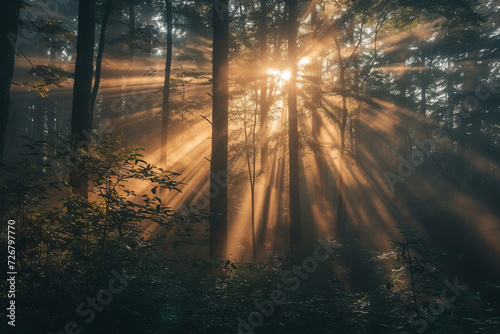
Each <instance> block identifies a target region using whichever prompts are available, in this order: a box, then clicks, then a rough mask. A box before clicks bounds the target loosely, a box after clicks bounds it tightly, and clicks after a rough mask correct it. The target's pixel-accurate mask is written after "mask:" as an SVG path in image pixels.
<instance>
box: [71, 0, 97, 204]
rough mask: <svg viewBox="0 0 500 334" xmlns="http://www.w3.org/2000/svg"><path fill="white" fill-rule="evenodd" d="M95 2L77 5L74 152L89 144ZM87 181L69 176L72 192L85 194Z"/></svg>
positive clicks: (86, 148)
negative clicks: (73, 190) (73, 189)
mask: <svg viewBox="0 0 500 334" xmlns="http://www.w3.org/2000/svg"><path fill="white" fill-rule="evenodd" d="M95 5H96V0H80V1H79V5H78V39H77V42H76V63H75V83H74V86H73V106H72V110H71V140H72V143H73V149H74V150H75V152H76V151H78V150H81V149H83V150H85V151H87V152H88V150H89V145H90V138H88V137H89V135H90V130H91V124H92V120H91V118H90V103H91V101H90V100H91V89H92V74H93V70H94V40H95V37H94V34H95V21H94V20H95ZM87 182H88V181H87V179H86V178H85V177H83V176H82V175H78V174H76V173H71V174H70V176H69V184H70V185H71V186H72V187H74V188H75V193H78V194H80V195H82V196H84V197H87V195H88V184H87Z"/></svg>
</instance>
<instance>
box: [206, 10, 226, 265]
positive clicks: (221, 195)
mask: <svg viewBox="0 0 500 334" xmlns="http://www.w3.org/2000/svg"><path fill="white" fill-rule="evenodd" d="M212 15H213V104H212V159H211V162H210V188H211V189H212V190H213V191H214V193H213V194H212V196H211V199H210V214H211V219H210V258H211V259H212V260H216V259H217V258H219V257H226V256H227V178H228V174H227V154H228V109H229V92H228V64H229V9H228V0H220V1H216V2H214V3H213V14H212ZM221 179H223V180H224V181H225V182H222V183H221V181H220V180H221Z"/></svg>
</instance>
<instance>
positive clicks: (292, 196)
mask: <svg viewBox="0 0 500 334" xmlns="http://www.w3.org/2000/svg"><path fill="white" fill-rule="evenodd" d="M297 7H298V2H297V0H290V2H289V7H288V23H289V26H288V62H289V71H290V80H289V81H288V131H289V132H288V150H289V173H290V174H289V182H290V185H289V200H290V203H289V210H290V247H291V249H292V253H293V249H294V248H296V247H297V246H299V245H300V243H301V231H300V196H299V192H300V189H299V133H298V122H297V32H298V13H297V12H298V9H297Z"/></svg>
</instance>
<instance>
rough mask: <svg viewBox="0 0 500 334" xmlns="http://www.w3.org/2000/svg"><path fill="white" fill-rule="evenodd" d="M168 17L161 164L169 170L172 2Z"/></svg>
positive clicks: (169, 0)
mask: <svg viewBox="0 0 500 334" xmlns="http://www.w3.org/2000/svg"><path fill="white" fill-rule="evenodd" d="M165 10H166V16H167V59H166V64H165V83H164V86H163V108H162V114H161V162H160V166H162V167H163V168H165V169H166V168H167V149H168V120H169V116H170V105H169V103H170V102H169V101H170V70H171V68H172V44H173V42H172V23H173V21H172V20H173V19H172V17H173V16H172V0H165Z"/></svg>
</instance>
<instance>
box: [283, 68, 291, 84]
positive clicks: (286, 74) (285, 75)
mask: <svg viewBox="0 0 500 334" xmlns="http://www.w3.org/2000/svg"><path fill="white" fill-rule="evenodd" d="M291 77H292V74H291V73H290V71H289V70H284V71H283V73H281V79H283V80H285V81H288V80H290V78H291Z"/></svg>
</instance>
